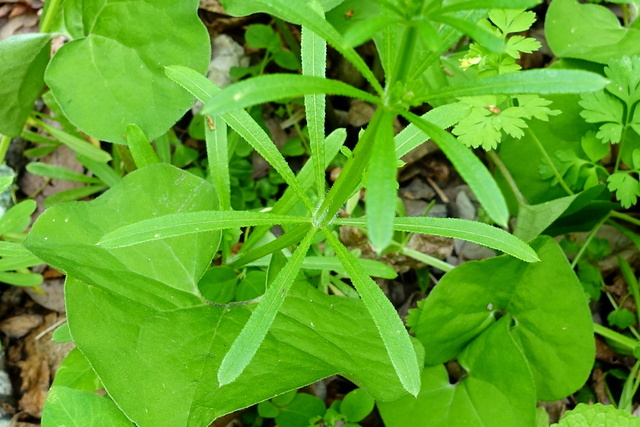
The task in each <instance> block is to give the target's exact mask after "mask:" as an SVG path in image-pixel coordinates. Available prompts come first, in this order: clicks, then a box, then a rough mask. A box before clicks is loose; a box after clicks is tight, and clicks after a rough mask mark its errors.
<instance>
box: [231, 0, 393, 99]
mask: <svg viewBox="0 0 640 427" xmlns="http://www.w3.org/2000/svg"><path fill="white" fill-rule="evenodd" d="M223 4H224V6H225V11H226V12H227V13H230V14H232V15H236V16H238V15H249V14H252V13H257V12H264V13H268V14H270V15H273V16H276V17H278V18H280V19H283V20H285V21H288V22H292V23H294V24H300V25H302V26H304V27H307V28H309V29H310V30H311V31H313V32H314V33H316V34H317V35H318V36H320V37H322V38H323V39H324V40H326V41H327V42H328V43H329V44H330V45H332V46H333V47H335V48H336V50H338V52H340V53H341V54H342V55H343V56H344V57H345V58H346V59H347V60H348V61H349V62H351V63H352V64H353V66H354V67H355V68H356V69H357V70H358V71H359V72H360V73H362V75H363V76H364V78H365V79H367V81H368V82H369V83H370V84H371V85H372V86H373V88H374V89H375V90H376V92H378V93H382V87H381V86H380V83H379V82H378V79H377V78H376V77H375V75H374V74H373V72H372V71H371V70H370V69H369V67H367V64H366V63H365V62H364V60H363V59H362V57H361V56H360V55H358V53H357V52H356V51H355V49H354V48H353V47H352V46H350V45H349V44H348V43H347V42H345V40H344V39H343V38H342V36H341V35H340V33H338V31H336V29H335V28H333V27H332V26H331V24H329V23H328V22H327V20H326V19H325V18H324V17H323V16H322V15H320V14H319V13H318V12H317V11H316V10H314V9H313V7H311V5H310V4H309V3H307V2H305V3H291V2H289V1H288V0H251V1H247V0H225V1H224V2H223Z"/></svg>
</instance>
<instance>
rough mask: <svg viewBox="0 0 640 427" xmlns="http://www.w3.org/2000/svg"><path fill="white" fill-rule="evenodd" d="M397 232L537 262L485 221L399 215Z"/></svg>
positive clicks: (356, 221) (348, 221)
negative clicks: (476, 246) (469, 244)
mask: <svg viewBox="0 0 640 427" xmlns="http://www.w3.org/2000/svg"><path fill="white" fill-rule="evenodd" d="M335 223H336V224H340V225H351V226H356V227H364V226H365V225H366V224H367V222H366V220H364V219H362V218H341V219H336V220H335ZM393 229H394V230H396V231H406V232H409V233H421V234H432V235H436V236H444V237H451V238H454V239H462V240H468V241H470V242H474V243H477V244H479V245H483V246H487V247H489V248H492V249H496V250H499V251H502V252H504V253H507V254H509V255H512V256H514V257H516V258H519V259H521V260H523V261H527V262H535V261H539V259H538V256H537V255H536V253H535V251H534V250H533V249H531V247H529V245H527V244H526V243H524V242H523V241H522V240H520V239H518V238H517V237H515V236H513V235H512V234H510V233H508V232H506V231H504V230H502V229H500V228H496V227H493V226H490V225H487V224H483V223H481V222H476V221H468V220H464V219H459V218H432V217H402V218H396V219H395V221H394V224H393Z"/></svg>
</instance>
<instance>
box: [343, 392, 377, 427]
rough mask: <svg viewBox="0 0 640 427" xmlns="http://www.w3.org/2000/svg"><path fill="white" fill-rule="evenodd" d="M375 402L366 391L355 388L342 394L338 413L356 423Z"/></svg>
mask: <svg viewBox="0 0 640 427" xmlns="http://www.w3.org/2000/svg"><path fill="white" fill-rule="evenodd" d="M375 403H376V402H375V400H373V398H372V397H371V396H369V394H368V393H367V392H366V391H364V390H363V389H361V388H357V389H355V390H352V391H350V392H349V393H347V394H346V396H344V399H342V403H341V404H340V413H341V414H343V415H344V416H345V417H347V421H349V422H352V423H357V422H358V421H362V420H363V419H364V418H365V417H366V416H367V415H369V414H370V413H371V411H373V407H374V405H375Z"/></svg>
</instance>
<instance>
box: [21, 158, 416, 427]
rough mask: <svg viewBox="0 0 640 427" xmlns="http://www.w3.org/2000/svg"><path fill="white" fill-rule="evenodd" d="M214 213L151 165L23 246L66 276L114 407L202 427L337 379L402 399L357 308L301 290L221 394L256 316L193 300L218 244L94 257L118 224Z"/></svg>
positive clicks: (75, 315) (193, 190)
mask: <svg viewBox="0 0 640 427" xmlns="http://www.w3.org/2000/svg"><path fill="white" fill-rule="evenodd" d="M215 205H216V197H215V191H214V190H213V188H212V187H211V185H210V184H208V183H207V182H206V181H204V180H202V179H200V178H197V177H195V176H194V175H192V174H190V173H188V172H184V171H180V170H178V169H176V168H174V167H172V166H169V165H166V164H157V165H151V166H148V167H146V168H143V169H140V170H137V171H134V172H133V173H131V174H129V175H127V176H126V177H125V178H123V180H122V182H121V183H120V184H118V185H116V186H114V187H113V188H111V189H110V190H108V191H107V192H105V194H103V195H102V196H100V197H98V198H97V199H95V200H93V201H91V202H76V203H69V204H62V205H58V206H56V207H54V208H52V209H50V210H48V211H47V212H45V213H44V214H43V215H41V216H40V218H39V219H38V221H37V222H36V224H35V225H34V226H33V229H32V231H31V233H30V234H29V236H28V237H27V240H26V242H25V244H26V246H27V248H28V249H29V250H31V251H33V252H34V253H36V254H38V256H39V257H42V259H43V260H44V261H45V262H48V263H50V264H51V265H54V266H55V268H57V269H59V270H61V271H64V272H66V273H67V274H68V279H67V283H66V290H65V293H66V305H67V315H68V321H69V327H70V330H71V333H72V335H73V339H74V342H75V343H76V345H77V346H78V348H79V349H80V350H81V351H82V352H83V354H84V355H85V356H86V357H87V359H88V360H89V362H90V363H91V366H92V367H93V369H94V370H95V371H96V373H97V374H98V376H99V377H100V379H101V380H102V382H103V384H104V385H105V387H106V388H107V390H108V391H109V395H110V396H111V397H112V398H113V399H114V401H115V402H117V405H118V407H120V408H121V409H122V411H124V412H125V413H126V414H127V416H128V417H130V418H131V419H132V420H133V421H134V422H136V423H137V424H139V425H188V426H202V425H208V424H209V423H210V422H211V421H212V420H213V419H214V418H216V417H219V416H221V415H223V414H226V413H229V412H233V411H235V410H238V409H240V408H245V407H247V406H250V405H252V404H255V403H257V402H260V401H263V400H265V399H268V398H270V397H273V396H274V395H276V394H280V393H283V392H285V391H288V390H293V389H297V388H300V387H303V386H305V385H307V384H311V383H313V382H316V381H318V380H319V379H322V378H325V377H328V376H331V375H334V374H336V373H340V374H341V375H344V376H346V377H347V378H349V379H350V380H352V381H354V382H355V383H356V384H359V385H360V386H362V387H365V388H366V389H367V391H368V392H369V393H370V394H371V395H372V396H373V397H375V398H376V399H380V400H394V399H397V398H398V397H400V396H401V395H403V394H404V393H405V391H404V388H403V386H402V384H401V383H400V381H399V380H398V377H397V375H396V374H395V372H394V369H393V367H392V364H391V360H390V359H389V357H388V355H387V351H386V349H385V346H384V343H383V341H382V340H381V338H380V336H379V333H378V331H377V328H376V326H375V323H374V322H373V320H372V318H371V316H370V315H369V314H368V312H367V310H366V308H365V306H364V304H363V303H362V301H361V300H359V299H353V298H342V297H334V296H327V295H325V294H323V293H321V292H320V291H318V290H317V289H315V288H312V287H310V286H309V285H308V284H306V283H303V282H296V283H295V284H294V286H293V288H292V289H291V291H290V292H289V295H288V296H287V298H285V300H284V302H283V305H282V307H281V309H280V312H279V314H278V315H277V316H276V319H275V321H274V323H273V325H272V327H271V328H270V331H269V333H268V334H267V336H266V337H265V340H264V341H263V343H262V345H261V346H260V348H259V349H258V352H257V353H256V355H255V357H254V359H253V361H252V362H251V364H250V365H249V366H248V367H247V369H246V370H245V371H244V372H243V373H242V374H241V375H240V377H238V379H237V380H236V381H234V382H232V383H230V384H228V385H226V386H223V387H219V384H218V382H217V372H218V369H219V367H220V363H221V361H222V358H223V356H224V354H225V353H226V352H227V351H228V349H229V346H230V345H231V344H232V343H233V341H234V339H235V338H236V337H237V336H238V334H239V332H240V330H241V329H242V327H243V325H244V324H245V323H246V322H247V319H248V318H249V316H250V314H251V312H252V310H253V309H254V308H255V304H246V305H231V306H226V307H224V306H216V305H210V304H207V303H206V301H204V300H203V298H202V297H201V296H200V295H199V290H198V288H197V284H198V282H199V279H200V278H201V277H202V275H203V274H204V272H205V271H206V270H207V269H208V268H209V266H210V263H211V259H212V257H213V255H214V253H215V252H216V249H217V242H218V239H219V234H218V233H217V232H203V233H200V234H190V235H184V236H178V237H174V238H171V239H165V240H163V241H152V242H148V243H144V244H142V245H136V246H132V247H128V248H117V249H107V248H104V247H102V246H96V243H97V242H98V241H100V240H101V239H102V237H103V236H104V235H105V234H106V233H108V232H110V231H113V230H115V229H117V228H121V227H123V226H125V225H127V224H130V223H135V222H140V221H142V220H145V219H149V218H153V217H154V216H162V215H168V214H171V213H179V212H189V211H193V212H197V211H199V210H211V209H212V208H214V207H215ZM105 218H108V219H109V220H108V221H105ZM285 235H286V234H285ZM318 337H321V338H322V339H318ZM105 348H108V349H109V351H104V349H105ZM350 348H351V349H353V350H352V351H351V350H348V349H350ZM274 377H277V378H278V381H273V378H274ZM107 425H110V424H109V423H107Z"/></svg>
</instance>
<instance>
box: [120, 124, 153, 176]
mask: <svg viewBox="0 0 640 427" xmlns="http://www.w3.org/2000/svg"><path fill="white" fill-rule="evenodd" d="M127 145H128V146H129V151H130V152H131V157H133V161H134V162H135V163H136V166H137V167H138V169H140V168H143V167H145V166H148V165H152V164H154V163H160V160H158V156H157V155H156V152H155V151H153V147H151V144H150V143H149V140H148V139H147V137H146V136H145V135H144V132H143V131H142V129H140V127H139V126H137V125H129V126H127Z"/></svg>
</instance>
